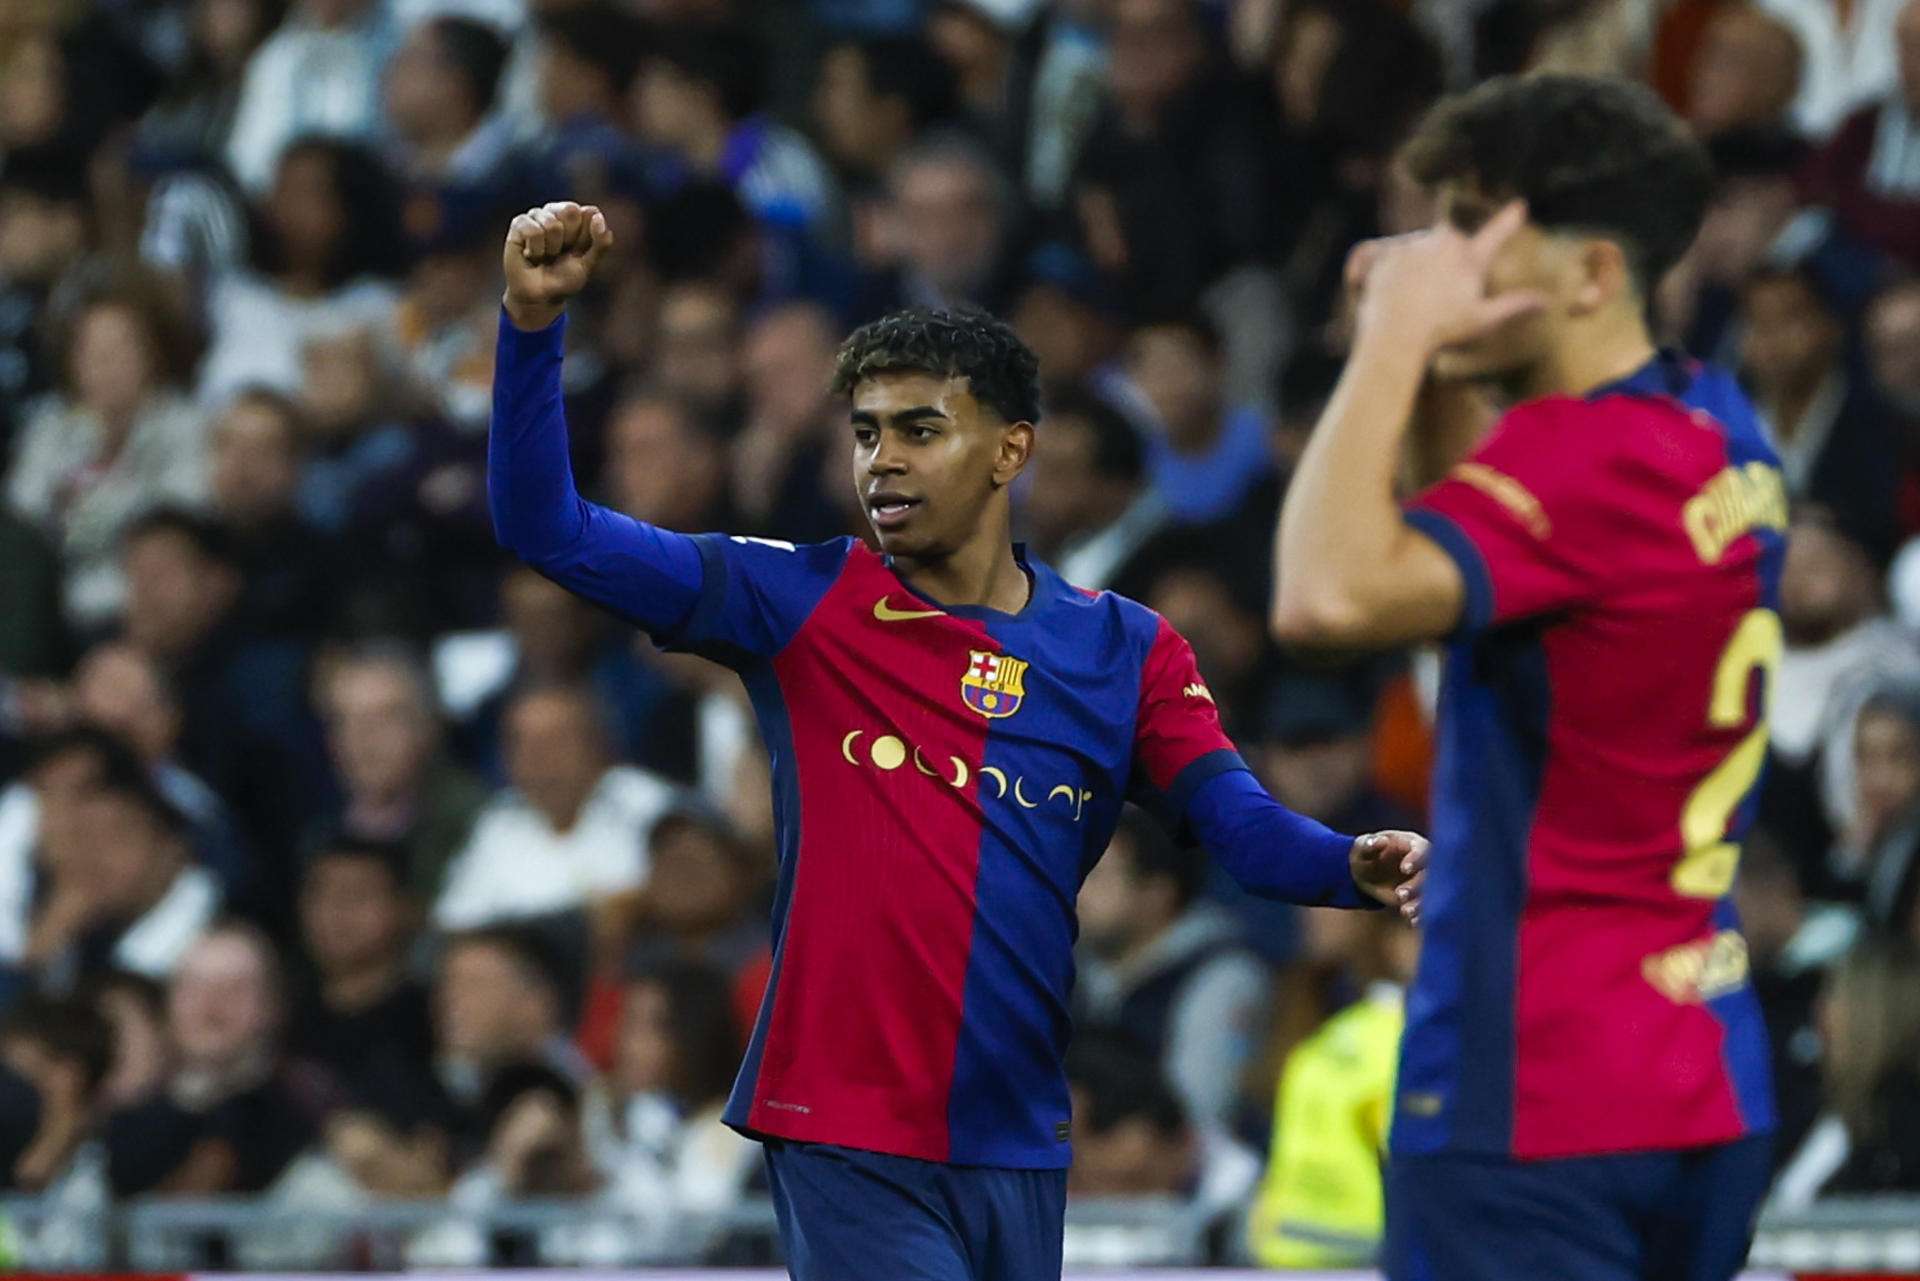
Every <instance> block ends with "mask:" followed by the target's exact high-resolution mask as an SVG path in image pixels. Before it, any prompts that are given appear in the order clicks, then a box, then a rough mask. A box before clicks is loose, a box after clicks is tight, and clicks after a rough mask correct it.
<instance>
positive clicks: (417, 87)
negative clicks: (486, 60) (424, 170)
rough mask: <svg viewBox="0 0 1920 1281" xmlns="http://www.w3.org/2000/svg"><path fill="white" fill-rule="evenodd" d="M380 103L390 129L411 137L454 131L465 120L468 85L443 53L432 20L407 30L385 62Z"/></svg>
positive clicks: (469, 105)
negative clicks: (388, 60)
mask: <svg viewBox="0 0 1920 1281" xmlns="http://www.w3.org/2000/svg"><path fill="white" fill-rule="evenodd" d="M386 108H387V117H388V119H389V120H390V121H391V122H392V124H393V127H394V129H395V131H397V132H398V133H399V134H400V136H401V137H403V138H408V139H412V140H415V141H420V140H425V139H432V138H437V137H441V136H444V135H446V134H448V133H450V132H457V131H459V130H461V129H462V128H463V127H464V126H465V125H467V124H469V123H471V121H472V118H473V102H472V88H471V86H470V85H469V84H468V82H467V78H466V77H465V76H464V75H462V74H461V72H460V69H459V68H458V67H456V66H455V65H454V64H453V61H452V60H451V59H450V58H448V57H447V55H446V51H445V50H444V49H443V47H442V46H441V42H440V33H439V32H438V31H437V30H435V29H434V25H433V23H432V22H423V23H421V24H420V25H419V26H417V27H415V28H414V29H413V30H412V31H411V32H410V33H408V35H407V38H406V41H405V42H404V43H402V44H401V46H400V48H399V49H397V50H395V51H394V55H393V59H392V61H390V62H389V63H388V64H387V72H386Z"/></svg>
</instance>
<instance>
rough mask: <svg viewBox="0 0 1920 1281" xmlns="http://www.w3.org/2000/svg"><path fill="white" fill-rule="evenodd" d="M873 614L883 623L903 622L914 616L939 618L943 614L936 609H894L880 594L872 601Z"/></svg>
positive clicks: (914, 617)
mask: <svg viewBox="0 0 1920 1281" xmlns="http://www.w3.org/2000/svg"><path fill="white" fill-rule="evenodd" d="M873 616H874V617H875V618H877V619H879V620H880V621H881V622H883V623H905V622H909V621H911V620H913V619H916V618H940V617H942V616H943V615H942V613H941V611H940V610H937V609H895V608H894V607H893V606H891V605H889V604H887V598H886V597H885V596H882V597H881V598H880V599H879V600H877V601H875V602H873Z"/></svg>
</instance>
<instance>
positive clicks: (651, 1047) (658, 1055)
mask: <svg viewBox="0 0 1920 1281" xmlns="http://www.w3.org/2000/svg"><path fill="white" fill-rule="evenodd" d="M679 1057H680V1056H679V1053H678V1052H677V1050H676V1049H675V1047H674V1033H673V1002H672V998H671V997H670V996H668V994H667V989H666V988H665V987H664V986H662V985H661V984H659V983H651V982H644V981H643V982H639V983H633V984H630V985H628V987H627V994H626V999H625V1001H624V1002H623V1003H622V1005H621V1007H620V1036H619V1040H618V1041H617V1042H616V1043H615V1045H614V1052H613V1077H614V1082H615V1084H616V1085H617V1086H618V1087H619V1089H620V1090H621V1091H622V1092H623V1093H626V1094H656V1093H667V1092H670V1091H672V1090H673V1089H674V1088H675V1084H676V1082H675V1078H676V1075H677V1073H678V1070H679V1069H678V1062H679Z"/></svg>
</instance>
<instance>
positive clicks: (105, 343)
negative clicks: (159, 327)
mask: <svg viewBox="0 0 1920 1281" xmlns="http://www.w3.org/2000/svg"><path fill="white" fill-rule="evenodd" d="M68 359H69V362H70V367H69V369H68V376H69V377H70V378H71V379H72V382H73V388H74V393H75V395H76V396H77V397H78V399H79V401H80V403H81V404H82V405H84V406H86V407H87V408H88V409H90V410H92V411H93V412H94V413H95V414H97V415H99V416H100V417H101V418H104V419H106V420H108V421H109V422H110V423H113V424H115V425H124V424H125V423H126V420H127V419H129V418H131V417H132V416H133V415H134V414H135V413H137V412H138V411H139V409H140V405H141V403H142V402H143V401H145V400H146V398H147V397H148V396H149V395H151V394H152V392H153V390H154V385H155V381H156V379H157V377H158V375H159V369H158V368H157V366H156V365H155V363H154V353H153V345H152V335H151V334H150V333H149V332H148V331H147V327H146V322H145V321H144V320H143V319H142V318H141V316H140V313H139V312H137V311H135V310H134V309H133V308H132V307H129V306H125V305H123V304H119V303H103V304H100V305H97V306H93V307H89V308H87V310H86V311H85V312H84V313H82V315H81V316H80V320H79V323H78V324H77V325H76V326H75V327H74V335H73V350H72V353H71V355H70V356H69V358H68Z"/></svg>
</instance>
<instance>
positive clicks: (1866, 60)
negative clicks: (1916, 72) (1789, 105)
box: [1758, 0, 1907, 138]
mask: <svg viewBox="0 0 1920 1281" xmlns="http://www.w3.org/2000/svg"><path fill="white" fill-rule="evenodd" d="M1758 3H1759V5H1760V7H1761V8H1763V9H1765V10H1766V11H1767V12H1768V13H1770V14H1772V15H1774V16H1775V17H1777V18H1779V19H1780V20H1781V21H1782V22H1784V23H1786V24H1787V25H1788V26H1790V27H1792V28H1793V29H1794V32H1795V33H1796V34H1797V35H1798V36H1799V37H1800V46H1801V48H1802V49H1804V50H1805V51H1806V61H1805V62H1804V63H1803V64H1802V67H1801V73H1800V92H1799V94H1798V95H1797V96H1796V97H1795V98H1794V103H1793V117H1794V121H1795V123H1796V124H1797V125H1798V127H1799V129H1800V131H1801V132H1802V133H1805V134H1807V135H1808V136H1809V137H1813V138H1824V137H1826V136H1827V135H1829V134H1831V133H1832V132H1833V131H1834V130H1835V129H1837V128H1839V127H1840V125H1841V123H1842V122H1843V121H1845V120H1846V118H1847V116H1848V115H1849V114H1850V113H1852V112H1853V110H1854V109H1855V108H1857V107H1859V106H1861V105H1862V104H1864V103H1868V102H1872V101H1873V100H1874V99H1876V98H1878V97H1879V96H1880V95H1881V94H1883V93H1885V92H1886V91H1887V90H1888V89H1890V88H1892V87H1893V84H1894V81H1895V79H1896V77H1897V75H1898V71H1897V65H1898V64H1897V60H1896V57H1895V54H1894V49H1895V43H1894V26H1895V23H1896V21H1897V19H1898V18H1899V15H1900V11H1901V9H1902V8H1903V7H1905V5H1906V3H1907V0H1860V3H1858V4H1849V5H1839V4H1835V3H1833V0H1758Z"/></svg>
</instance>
